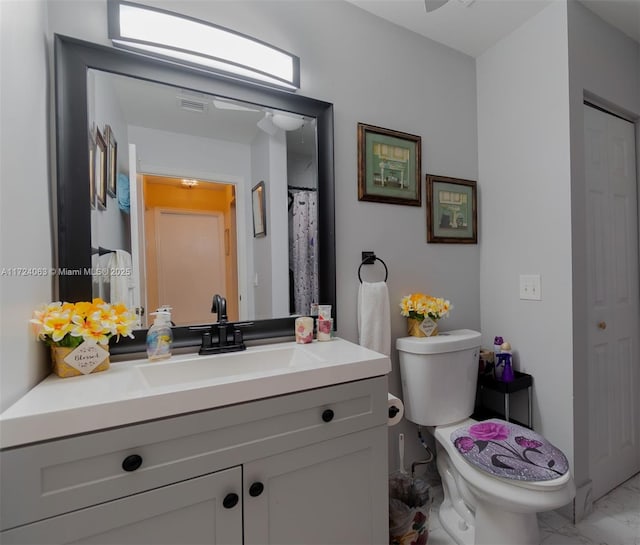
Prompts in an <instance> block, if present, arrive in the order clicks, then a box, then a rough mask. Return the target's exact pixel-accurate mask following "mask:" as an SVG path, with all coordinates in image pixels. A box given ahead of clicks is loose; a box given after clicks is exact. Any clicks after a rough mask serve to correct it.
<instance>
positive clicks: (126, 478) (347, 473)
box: [0, 376, 388, 545]
mask: <svg viewBox="0 0 640 545" xmlns="http://www.w3.org/2000/svg"><path fill="white" fill-rule="evenodd" d="M386 392H387V379H386V377H384V376H381V377H376V378H371V379H366V380H359V381H355V382H349V383H345V384H339V385H336V386H328V387H324V388H318V389H314V390H308V391H304V392H298V393H294V394H288V395H282V396H277V397H272V398H268V399H262V400H258V401H253V402H248V403H241V404H238V405H232V406H226V407H221V408H216V409H211V410H204V411H199V412H195V413H190V414H185V415H180V416H174V417H170V418H162V419H158V420H155V421H148V422H143V423H139V424H132V425H127V426H121V427H117V428H113V429H107V430H101V431H96V432H94V433H89V434H83V435H77V436H72V437H66V438H60V439H55V440H50V441H44V442H41V443H34V444H29V445H24V446H16V447H14V448H8V449H4V450H2V451H1V452H0V464H1V465H0V468H1V471H2V487H1V488H0V523H1V525H2V533H1V534H0V542H2V543H3V544H7V545H8V544H10V543H47V544H54V543H75V542H77V543H105V544H107V543H109V544H130V543H131V544H133V543H138V544H141V543H153V544H162V543H167V544H177V543H180V544H188V543H199V544H203V543H224V544H236V543H245V544H247V545H249V544H267V543H269V544H273V545H276V544H278V545H284V544H302V543H304V544H313V543H318V544H320V543H322V544H327V545H328V544H332V543H335V544H345V543H348V544H350V545H357V544H363V545H364V544H367V545H370V544H375V543H380V544H382V543H386V542H387V540H388V528H387V525H388V510H387V426H386V422H387V403H386V398H387V395H386Z"/></svg>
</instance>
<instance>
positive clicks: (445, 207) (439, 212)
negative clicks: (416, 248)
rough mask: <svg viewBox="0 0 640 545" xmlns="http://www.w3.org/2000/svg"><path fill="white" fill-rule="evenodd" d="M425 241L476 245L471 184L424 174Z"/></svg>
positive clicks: (475, 221)
mask: <svg viewBox="0 0 640 545" xmlns="http://www.w3.org/2000/svg"><path fill="white" fill-rule="evenodd" d="M427 242H443V243H448V244H477V242H478V212H477V197H476V182H475V181H473V180H462V179H459V178H449V177H447V176H435V175H432V174H427Z"/></svg>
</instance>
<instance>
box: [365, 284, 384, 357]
mask: <svg viewBox="0 0 640 545" xmlns="http://www.w3.org/2000/svg"><path fill="white" fill-rule="evenodd" d="M358 338H359V339H360V345H361V346H364V347H365V348H370V349H371V350H375V351H376V352H380V353H381V354H384V355H385V356H388V355H389V354H390V353H391V317H390V313H389V290H388V289H387V284H386V282H362V283H361V284H360V288H359V289H358Z"/></svg>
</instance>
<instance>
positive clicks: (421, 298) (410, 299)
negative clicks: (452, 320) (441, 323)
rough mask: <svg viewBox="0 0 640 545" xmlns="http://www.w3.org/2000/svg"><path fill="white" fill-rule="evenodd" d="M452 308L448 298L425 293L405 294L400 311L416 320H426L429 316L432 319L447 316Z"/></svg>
mask: <svg viewBox="0 0 640 545" xmlns="http://www.w3.org/2000/svg"><path fill="white" fill-rule="evenodd" d="M452 308H453V307H452V305H451V303H450V302H449V301H448V300H447V299H443V298H442V297H433V296H432V295H425V294H424V293H412V294H409V295H405V296H404V297H403V298H402V300H401V301H400V313H401V314H402V316H406V317H408V318H413V319H415V320H424V319H425V318H427V317H429V318H431V319H432V320H439V319H440V318H446V317H447V316H449V311H450V310H451V309H452Z"/></svg>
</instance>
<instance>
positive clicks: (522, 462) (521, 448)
mask: <svg viewBox="0 0 640 545" xmlns="http://www.w3.org/2000/svg"><path fill="white" fill-rule="evenodd" d="M451 441H452V443H453V444H454V446H455V447H456V449H457V450H458V452H460V454H462V456H463V458H464V459H465V460H466V461H467V462H469V463H470V464H471V465H473V466H475V467H477V468H478V469H480V470H482V471H485V472H487V473H491V474H493V475H497V476H498V477H502V478H504V479H515V480H518V481H549V480H551V479H557V478H558V477H560V476H562V475H564V474H565V473H566V472H567V471H568V470H569V463H568V462H567V458H566V457H565V455H564V454H563V453H562V451H561V450H559V449H558V448H556V447H554V446H553V445H552V444H551V443H550V442H549V441H547V440H546V439H545V438H544V437H542V436H541V435H539V434H537V433H536V432H534V431H532V430H530V429H529V428H525V427H523V426H518V425H517V424H514V423H512V422H505V421H504V420H499V419H497V418H492V419H491V420H485V421H483V422H476V423H474V424H471V425H469V426H463V427H462V428H458V429H457V430H455V431H454V432H453V433H452V434H451Z"/></svg>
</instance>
